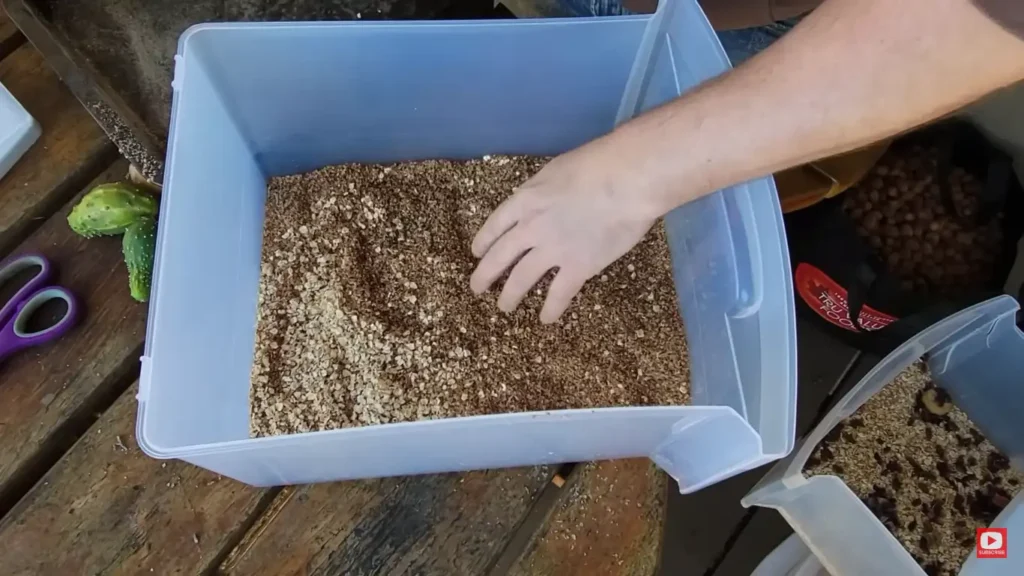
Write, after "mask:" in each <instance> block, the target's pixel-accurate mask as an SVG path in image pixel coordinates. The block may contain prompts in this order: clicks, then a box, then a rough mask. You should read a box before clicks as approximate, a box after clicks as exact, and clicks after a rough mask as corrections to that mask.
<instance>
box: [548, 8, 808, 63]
mask: <svg viewBox="0 0 1024 576" xmlns="http://www.w3.org/2000/svg"><path fill="white" fill-rule="evenodd" d="M558 4H559V5H560V6H561V7H562V9H563V10H565V12H566V14H565V15H566V16H577V17H585V16H623V15H626V14H631V12H630V11H629V10H628V9H626V8H624V7H623V6H622V2H621V0H558ZM798 20H799V19H798V18H794V19H791V20H786V21H785V22H776V23H774V24H769V25H768V26H760V27H757V28H746V29H743V30H728V31H725V32H716V34H718V40H719V41H720V42H721V43H722V46H723V47H724V48H725V53H726V54H727V55H728V56H729V60H730V61H731V62H732V65H733V66H737V65H739V64H740V63H741V62H743V61H745V60H747V59H748V58H750V57H751V56H753V55H754V54H757V53H758V52H760V51H761V50H764V49H765V48H767V47H768V46H770V45H771V44H772V42H775V41H776V40H778V39H779V38H781V37H782V35H783V34H785V33H786V32H788V31H789V30H790V29H792V28H793V26H795V25H796V23H797V21H798Z"/></svg>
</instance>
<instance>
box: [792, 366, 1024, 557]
mask: <svg viewBox="0 0 1024 576" xmlns="http://www.w3.org/2000/svg"><path fill="white" fill-rule="evenodd" d="M804 474H805V475H807V476H808V477H810V476H820V475H834V476H838V477H840V478H842V479H843V481H844V482H845V483H846V485H847V486H849V487H850V489H851V490H853V492H854V493H855V494H857V496H858V497H860V499H861V501H863V502H864V504H865V505H866V506H867V507H868V508H869V509H870V510H871V511H872V512H873V513H874V514H875V516H876V517H878V519H879V520H880V521H881V522H882V524H883V525H885V527H886V528H887V529H888V530H889V531H890V532H891V533H892V534H893V535H894V536H895V537H896V539H897V540H899V541H900V542H901V543H902V544H903V546H905V547H906V548H907V550H908V551H909V552H910V554H911V555H912V556H913V557H914V559H915V560H917V562H918V563H919V564H920V565H921V566H922V568H923V569H924V571H925V573H926V574H929V575H944V576H945V575H950V576H952V575H955V574H957V573H958V572H959V571H960V566H961V565H962V564H963V562H964V561H966V559H967V557H968V556H969V555H970V554H972V553H973V552H974V547H975V531H976V529H977V528H984V527H987V526H989V525H990V524H991V523H992V521H993V520H995V518H996V516H997V515H998V514H999V512H1001V511H1002V510H1003V508H1005V507H1006V505H1007V504H1009V503H1010V500H1011V499H1012V498H1013V496H1014V495H1015V494H1016V493H1017V492H1019V491H1020V488H1021V482H1022V481H1024V474H1022V473H1021V472H1019V471H1017V470H1014V469H1013V468H1010V463H1009V460H1007V458H1006V457H1005V456H1004V455H1003V454H1001V453H1000V452H999V451H998V450H997V449H996V447H995V446H993V445H992V444H991V443H990V442H989V441H988V440H986V439H985V437H984V435H982V433H981V432H980V431H979V430H978V429H977V428H976V427H975V426H974V424H973V423H971V421H970V419H968V417H967V414H965V413H964V412H963V411H962V410H960V409H959V408H957V407H956V406H955V405H953V403H952V402H951V400H950V398H949V396H948V394H946V393H945V391H943V390H942V389H941V388H938V387H936V386H935V384H934V383H933V382H932V379H931V377H930V375H929V374H928V370H927V367H926V366H925V365H924V363H922V362H918V363H915V364H914V365H912V366H910V367H909V368H907V369H906V370H904V371H903V372H901V373H900V374H899V375H898V376H897V377H896V378H895V380H893V382H891V383H889V384H888V385H887V386H886V387H885V388H883V389H882V390H881V391H880V392H878V393H877V394H876V395H875V396H873V397H872V398H871V399H870V400H868V401H867V402H866V403H865V404H864V405H863V406H861V407H860V409H859V410H857V412H855V413H854V414H853V415H852V416H850V417H848V418H847V419H846V420H844V421H843V422H841V423H840V424H839V425H838V426H836V428H834V429H833V430H832V432H830V433H829V435H828V436H827V437H826V439H825V440H824V441H823V442H822V443H821V444H820V445H819V446H818V447H817V449H816V450H815V451H814V453H813V454H812V455H811V458H810V459H809V460H808V462H807V465H806V466H805V469H804Z"/></svg>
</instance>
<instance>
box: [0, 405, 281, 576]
mask: <svg viewBox="0 0 1024 576" xmlns="http://www.w3.org/2000/svg"><path fill="white" fill-rule="evenodd" d="M135 392H136V387H135V386H132V387H131V388H130V389H129V390H128V391H127V392H125V393H124V394H122V395H121V397H120V398H119V399H118V400H117V401H116V402H115V403H114V405H113V406H112V407H111V408H110V409H109V410H108V411H107V412H106V413H104V414H103V416H102V418H100V419H99V420H98V421H97V422H96V423H95V424H94V425H93V426H92V427H91V428H90V429H89V431H88V433H87V434H86V435H85V436H83V437H82V439H81V440H80V441H79V442H78V443H76V444H75V445H74V447H73V448H72V449H71V451H69V452H68V453H67V454H66V455H65V456H64V457H63V458H61V460H60V462H59V463H58V464H57V465H56V466H55V467H54V468H53V469H52V470H50V472H49V473H47V474H46V476H44V477H43V479H42V482H40V483H39V484H37V485H36V486H35V487H34V488H33V489H32V491H31V492H29V493H28V495H26V497H25V498H24V499H23V500H22V501H21V502H20V503H19V504H18V505H17V506H16V507H15V508H14V509H13V510H11V512H10V514H8V515H7V517H6V518H5V519H4V520H3V521H2V522H0V558H4V568H3V572H4V573H5V574H26V575H27V574H149V573H153V574H198V573H201V572H204V571H206V570H208V569H210V568H212V566H211V563H213V562H216V560H217V559H218V558H220V557H221V556H220V555H221V552H222V550H224V549H225V548H226V547H228V546H230V545H231V544H233V543H234V542H236V541H237V539H238V538H239V537H240V535H241V534H240V532H241V531H242V530H244V529H245V528H246V527H247V526H248V524H249V520H250V518H251V517H252V516H253V515H254V514H256V513H258V512H260V511H261V510H262V508H261V507H262V506H264V505H265V503H263V502H261V499H262V497H263V495H264V494H265V491H264V490H260V489H256V488H252V487H249V486H246V485H244V484H241V483H238V482H235V481H234V480H231V479H228V478H222V477H219V476H217V475H216V474H213V473H211V472H207V471H205V470H202V469H200V468H196V467H195V466H192V465H190V464H186V463H184V462H179V461H167V462H161V461H158V460H153V459H151V458H149V457H148V456H146V455H145V454H143V453H142V451H141V450H139V448H138V446H137V445H136V443H135V438H134V434H135V411H136V405H137V403H136V401H135Z"/></svg>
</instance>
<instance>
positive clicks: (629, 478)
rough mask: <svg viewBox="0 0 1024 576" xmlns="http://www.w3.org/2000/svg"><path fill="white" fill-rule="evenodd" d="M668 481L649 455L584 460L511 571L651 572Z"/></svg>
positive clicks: (538, 574) (623, 575)
mask: <svg viewBox="0 0 1024 576" xmlns="http://www.w3.org/2000/svg"><path fill="white" fill-rule="evenodd" d="M667 486H668V479H667V477H666V476H665V474H664V473H663V472H661V471H660V470H659V469H658V468H657V467H655V466H654V464H653V463H651V461H650V460H647V459H635V460H616V461H605V462H591V463H589V464H585V465H583V466H582V467H581V469H580V470H578V471H577V478H575V482H574V483H573V485H572V486H571V487H569V488H568V490H566V494H565V496H564V497H563V499H562V502H561V503H560V504H559V506H558V508H557V509H556V511H555V513H554V514H553V515H552V516H551V518H550V519H549V520H548V523H547V526H546V527H545V528H544V529H543V530H541V532H540V533H539V534H538V537H537V538H536V539H535V541H534V542H533V543H532V544H531V545H530V546H529V547H528V548H527V550H526V553H525V554H524V556H523V557H522V558H521V559H520V560H519V562H518V563H516V564H515V565H514V566H513V567H512V569H511V570H510V571H509V574H510V576H547V575H552V576H554V575H569V574H581V575H582V574H586V575H587V576H653V574H654V573H655V570H656V567H657V564H658V555H659V549H660V546H661V533H662V525H663V522H664V518H665V490H666V488H667Z"/></svg>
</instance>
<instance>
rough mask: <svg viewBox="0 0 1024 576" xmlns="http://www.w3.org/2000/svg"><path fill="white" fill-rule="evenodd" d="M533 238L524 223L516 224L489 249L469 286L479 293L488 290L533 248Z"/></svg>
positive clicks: (470, 279)
mask: <svg viewBox="0 0 1024 576" xmlns="http://www.w3.org/2000/svg"><path fill="white" fill-rule="evenodd" d="M531 241H532V239H531V238H530V237H529V234H528V233H527V231H526V230H525V227H524V226H522V225H519V226H515V227H513V228H512V229H511V230H509V231H508V232H506V233H505V234H503V235H502V236H501V237H500V238H498V239H497V241H496V242H494V244H493V245H492V246H491V247H490V248H489V249H488V250H487V253H486V254H484V257H483V259H481V260H480V263H479V264H477V266H476V270H474V271H473V275H472V276H471V277H470V278H469V287H470V288H472V290H473V292H475V293H477V294H483V293H484V292H486V291H487V290H488V289H489V288H490V287H491V285H492V284H494V282H495V281H496V280H497V279H498V278H499V277H500V276H501V275H502V274H504V273H505V271H506V270H508V269H509V267H511V266H512V264H513V263H515V261H516V260H517V259H519V257H520V256H522V255H523V253H524V252H526V251H527V250H529V249H530V248H532V247H533V246H532V245H531Z"/></svg>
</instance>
